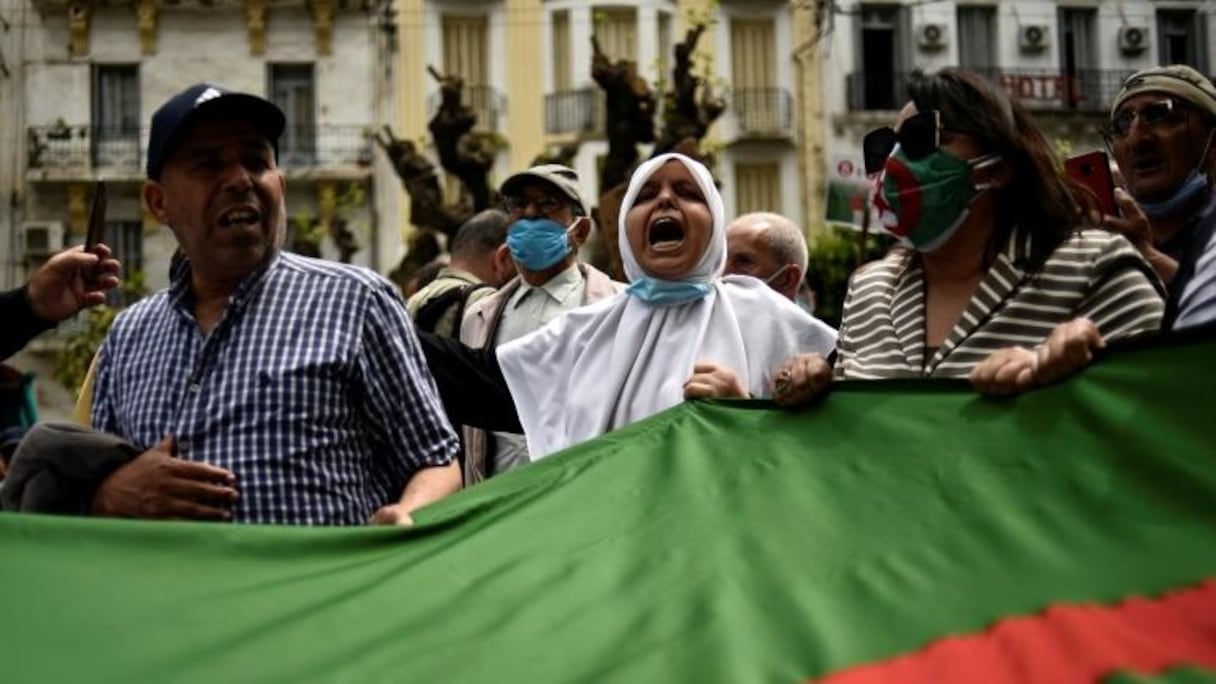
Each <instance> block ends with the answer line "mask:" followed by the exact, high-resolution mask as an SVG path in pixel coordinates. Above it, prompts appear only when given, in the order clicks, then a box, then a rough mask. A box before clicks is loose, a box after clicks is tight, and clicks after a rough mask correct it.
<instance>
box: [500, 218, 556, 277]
mask: <svg viewBox="0 0 1216 684" xmlns="http://www.w3.org/2000/svg"><path fill="white" fill-rule="evenodd" d="M507 249H509V250H510V251H511V257H512V258H513V259H515V260H516V261H518V262H519V263H520V265H521V266H523V267H524V268H526V269H528V270H529V271H543V270H545V269H546V268H549V267H550V266H553V265H555V264H557V263H559V262H561V260H562V259H565V258H566V255H567V254H569V253H570V236H569V233H568V232H567V230H566V227H565V226H563V225H562V224H560V223H558V222H557V221H554V220H553V219H550V218H544V217H540V218H521V219H519V220H518V221H516V222H515V223H512V224H511V227H510V228H507Z"/></svg>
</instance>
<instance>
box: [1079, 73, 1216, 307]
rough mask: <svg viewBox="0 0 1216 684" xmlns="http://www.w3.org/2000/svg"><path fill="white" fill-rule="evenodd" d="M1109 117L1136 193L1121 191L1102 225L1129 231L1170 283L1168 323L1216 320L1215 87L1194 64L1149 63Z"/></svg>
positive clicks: (1117, 152) (1114, 144)
mask: <svg viewBox="0 0 1216 684" xmlns="http://www.w3.org/2000/svg"><path fill="white" fill-rule="evenodd" d="M1110 117H1111V118H1110V124H1109V143H1110V146H1111V152H1112V153H1113V155H1114V158H1115V161H1116V162H1117V163H1118V165H1119V169H1120V171H1121V172H1122V174H1123V178H1124V179H1125V181H1126V183H1127V190H1128V192H1129V193H1130V197H1129V196H1127V194H1125V193H1123V192H1122V191H1121V190H1120V191H1117V195H1116V196H1117V198H1118V200H1119V203H1120V207H1121V209H1122V212H1123V216H1122V217H1118V218H1117V217H1110V216H1108V217H1105V218H1104V220H1103V225H1104V226H1106V227H1108V228H1110V229H1112V230H1116V231H1118V232H1121V233H1123V234H1125V235H1126V236H1127V237H1128V238H1129V239H1130V240H1131V241H1132V243H1133V244H1135V245H1136V246H1137V247H1138V248H1139V249H1140V251H1141V253H1142V254H1143V255H1144V257H1145V258H1146V259H1148V261H1149V262H1150V263H1151V264H1153V267H1154V269H1155V270H1156V271H1157V273H1158V275H1160V276H1161V279H1162V280H1163V281H1165V282H1166V284H1167V285H1168V287H1169V291H1170V297H1169V301H1168V302H1167V304H1166V315H1165V320H1164V322H1163V324H1162V325H1163V327H1164V328H1165V329H1170V328H1175V329H1176V328H1182V327H1190V326H1193V325H1198V324H1200V323H1203V322H1206V321H1210V320H1216V245H1214V243H1213V239H1214V238H1213V232H1214V230H1216V192H1214V191H1213V179H1214V178H1216V148H1214V147H1213V136H1214V135H1216V87H1214V86H1213V85H1212V82H1211V81H1210V80H1208V78H1207V77H1205V76H1204V75H1203V74H1201V73H1199V72H1198V71H1196V70H1194V69H1192V68H1191V67H1188V66H1184V65H1171V66H1162V67H1153V68H1150V69H1144V70H1142V71H1139V72H1137V73H1136V74H1133V75H1132V76H1131V77H1130V78H1128V79H1127V80H1126V81H1124V83H1123V87H1122V88H1121V89H1120V91H1119V94H1118V95H1116V96H1115V100H1114V102H1113V103H1112V105H1111V110H1110ZM1133 200H1134V201H1133ZM1141 213H1142V215H1141ZM1146 219H1147V220H1146Z"/></svg>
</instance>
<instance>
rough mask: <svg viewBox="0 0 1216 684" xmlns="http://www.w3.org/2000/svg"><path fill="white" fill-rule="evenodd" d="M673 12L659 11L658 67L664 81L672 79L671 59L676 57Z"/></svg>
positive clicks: (660, 76)
mask: <svg viewBox="0 0 1216 684" xmlns="http://www.w3.org/2000/svg"><path fill="white" fill-rule="evenodd" d="M671 31H672V26H671V14H670V13H668V12H659V40H658V46H659V60H658V64H657V65H656V68H657V69H658V74H659V79H660V80H661V81H663V82H664V83H666V82H668V81H670V80H671V60H672V59H674V57H673V55H672V50H673V49H674V48H673V47H672V45H671Z"/></svg>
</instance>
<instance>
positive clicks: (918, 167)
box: [875, 145, 1001, 252]
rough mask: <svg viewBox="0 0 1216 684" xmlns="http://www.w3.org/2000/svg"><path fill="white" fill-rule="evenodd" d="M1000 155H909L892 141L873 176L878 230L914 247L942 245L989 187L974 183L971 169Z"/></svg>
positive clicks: (938, 152) (926, 249)
mask: <svg viewBox="0 0 1216 684" xmlns="http://www.w3.org/2000/svg"><path fill="white" fill-rule="evenodd" d="M1000 160H1001V157H1000V155H996V154H988V155H983V156H980V157H976V158H974V159H970V160H963V159H959V158H958V157H956V156H954V155H952V154H950V153H949V152H943V151H941V150H940V149H939V150H934V151H933V152H931V153H929V154H927V155H924V156H920V157H919V158H918V159H911V158H910V157H908V155H907V154H906V153H904V151H903V149H902V148H901V147H900V146H898V145H897V146H896V147H895V149H894V150H892V152H891V155H890V156H889V157H887V160H886V162H885V163H884V164H883V168H882V175H881V176H879V178H878V181H877V190H878V192H877V196H876V197H875V205H876V206H877V207H878V212H879V220H880V221H881V223H882V227H883V229H884V230H886V231H887V232H888V233H890V234H891V235H893V236H895V237H896V238H897V239H898V240H899V241H900V242H901V243H903V244H904V245H905V246H907V247H910V248H912V249H915V250H917V251H918V252H931V251H933V250H935V249H937V248H938V247H941V246H942V245H943V244H945V243H946V241H947V240H949V239H950V237H951V236H952V235H954V233H955V231H957V230H958V228H959V226H961V225H962V224H963V222H964V221H965V220H967V214H968V213H969V212H970V206H971V201H972V200H973V199H975V196H976V195H977V194H979V193H980V192H982V191H984V190H987V189H988V188H990V187H992V186H991V184H989V183H983V184H980V185H976V184H975V183H973V182H972V181H971V173H972V171H974V170H975V169H979V168H983V167H986V166H991V165H992V164H995V163H997V162H999V161H1000Z"/></svg>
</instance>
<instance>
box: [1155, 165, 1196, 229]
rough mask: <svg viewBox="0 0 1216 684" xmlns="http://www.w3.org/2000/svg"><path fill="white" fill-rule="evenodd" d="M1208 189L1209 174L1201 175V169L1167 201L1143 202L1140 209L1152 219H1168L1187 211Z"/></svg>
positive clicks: (1183, 183)
mask: <svg viewBox="0 0 1216 684" xmlns="http://www.w3.org/2000/svg"><path fill="white" fill-rule="evenodd" d="M1207 188H1208V177H1207V174H1203V173H1199V169H1195V170H1194V171H1191V175H1189V176H1187V178H1186V180H1185V181H1183V182H1182V185H1179V186H1178V189H1177V190H1175V191H1174V194H1172V195H1170V196H1169V197H1167V198H1166V199H1163V200H1161V201H1160V202H1141V203H1140V208H1141V209H1143V210H1144V215H1145V216H1147V217H1149V218H1151V219H1160V218H1166V217H1168V216H1173V215H1175V214H1177V213H1178V212H1179V211H1181V210H1183V209H1185V208H1186V207H1187V205H1189V204H1190V203H1191V201H1192V200H1194V199H1195V198H1196V197H1198V196H1199V195H1200V194H1201V193H1203V191H1205V190H1207Z"/></svg>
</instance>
